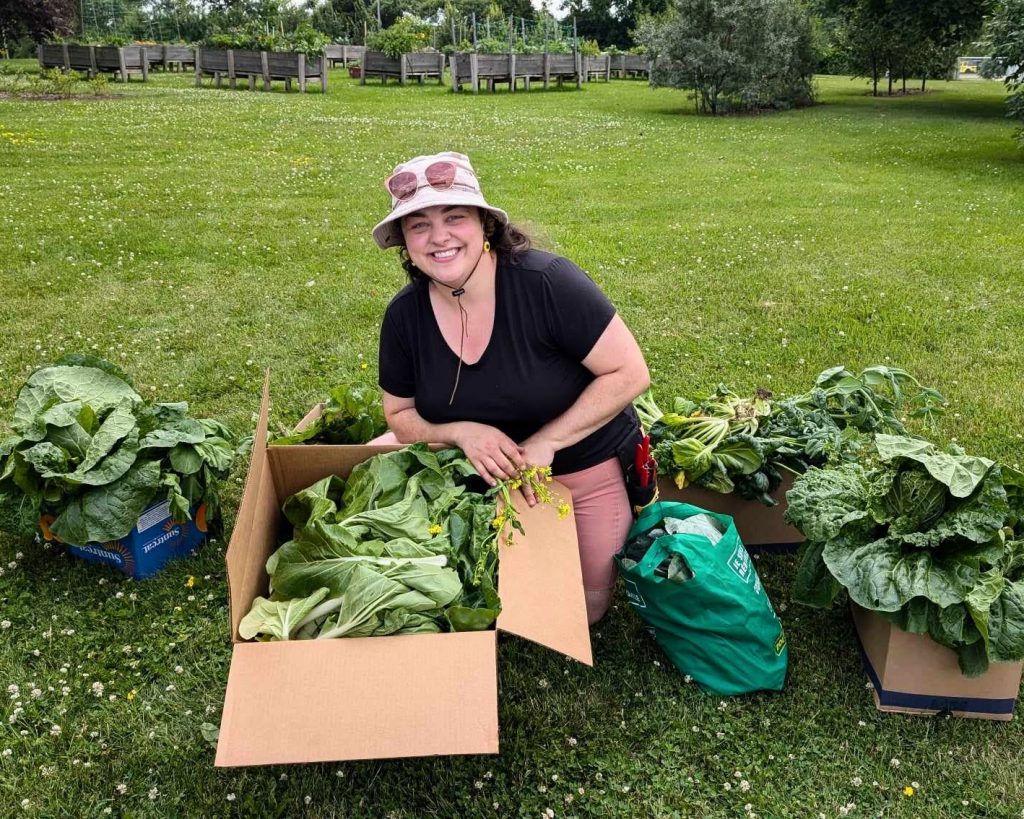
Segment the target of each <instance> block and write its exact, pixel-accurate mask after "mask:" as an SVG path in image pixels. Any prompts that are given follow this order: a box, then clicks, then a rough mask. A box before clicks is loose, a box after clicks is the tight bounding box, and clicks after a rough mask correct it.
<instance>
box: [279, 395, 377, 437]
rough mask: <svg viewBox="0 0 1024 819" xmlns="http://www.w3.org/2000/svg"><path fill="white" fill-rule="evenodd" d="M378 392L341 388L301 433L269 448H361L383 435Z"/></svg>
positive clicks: (288, 435)
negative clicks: (327, 446) (359, 446)
mask: <svg viewBox="0 0 1024 819" xmlns="http://www.w3.org/2000/svg"><path fill="white" fill-rule="evenodd" d="M387 429H388V425H387V422H386V421H385V420H384V408H383V406H382V405H381V399H380V390H377V389H374V388H372V387H361V386H346V385H344V384H342V385H341V386H338V387H335V388H334V389H332V390H331V392H330V400H329V401H327V402H326V403H325V404H324V405H323V407H322V408H321V411H320V417H319V418H317V419H316V420H315V421H313V423H311V424H310V425H309V426H308V427H306V428H305V429H303V430H302V431H301V432H292V433H287V434H285V435H282V436H280V437H278V438H275V439H274V440H273V441H271V442H270V443H271V444H272V445H277V446H284V445H287V444H365V443H366V442H367V441H370V440H372V439H374V438H376V437H377V436H378V435H383V434H384V433H385V432H387Z"/></svg>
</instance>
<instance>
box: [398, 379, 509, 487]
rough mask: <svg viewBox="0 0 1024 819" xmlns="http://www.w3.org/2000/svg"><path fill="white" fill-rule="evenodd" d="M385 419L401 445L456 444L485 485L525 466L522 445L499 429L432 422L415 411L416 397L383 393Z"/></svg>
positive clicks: (466, 423)
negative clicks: (418, 443) (418, 442)
mask: <svg viewBox="0 0 1024 819" xmlns="http://www.w3.org/2000/svg"><path fill="white" fill-rule="evenodd" d="M383 404H384V418H385V420H387V422H388V427H389V428H390V429H391V431H392V432H393V433H394V434H395V437H396V438H398V440H399V441H400V442H402V443H404V444H411V443H413V442H414V441H428V442H430V443H434V444H448V445H450V446H457V447H458V448H459V449H461V450H462V451H463V452H464V453H466V457H467V458H469V461H470V463H472V464H473V467H474V469H476V471H477V472H479V473H480V475H481V477H483V479H484V480H485V481H487V483H488V484H490V485H491V486H494V484H495V483H497V482H498V481H499V480H504V479H507V478H511V477H514V476H515V475H516V474H517V473H518V472H519V470H520V469H522V468H523V467H524V466H525V465H526V461H525V460H524V459H523V451H522V447H520V446H519V445H518V444H517V443H516V442H515V441H513V440H512V439H511V438H509V437H508V436H507V435H505V434H504V433H503V432H502V431H501V430H499V429H497V428H495V427H492V426H488V425H487V424H477V423H474V422H472V421H457V422H453V423H449V424H432V423H430V422H429V421H427V420H425V419H424V418H423V416H422V415H420V414H419V413H418V412H417V411H416V399H415V398H400V397H399V396H397V395H391V394H390V393H388V392H386V391H385V392H384V394H383Z"/></svg>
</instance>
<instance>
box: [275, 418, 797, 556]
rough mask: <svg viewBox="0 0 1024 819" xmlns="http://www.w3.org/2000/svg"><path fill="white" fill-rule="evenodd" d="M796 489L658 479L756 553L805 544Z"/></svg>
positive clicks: (667, 491) (669, 496)
mask: <svg viewBox="0 0 1024 819" xmlns="http://www.w3.org/2000/svg"><path fill="white" fill-rule="evenodd" d="M323 406H324V405H323V404H322V403H321V404H317V405H316V406H314V407H313V409H311V410H310V411H309V412H308V413H306V416H305V417H304V418H303V419H302V420H301V421H299V423H298V424H296V425H295V431H296V432H301V431H302V430H304V429H305V428H306V427H308V426H309V425H310V424H312V423H313V422H314V421H315V420H316V419H317V418H319V417H320V413H321V411H322V410H323ZM792 488H793V476H792V475H789V474H785V475H783V478H782V483H781V484H780V485H779V488H778V489H776V490H775V491H774V492H773V493H772V497H773V498H775V499H776V500H777V501H778V502H779V503H778V505H777V506H765V505H764V504H763V503H760V502H759V501H752V500H747V499H746V498H743V497H741V496H740V495H737V494H731V495H723V494H722V493H721V492H711V491H710V490H708V489H702V488H701V487H699V486H688V487H686V489H679V488H678V487H677V486H676V485H675V482H674V481H673V480H672V478H670V477H668V476H667V475H662V476H661V477H660V478H659V479H658V493H659V495H660V496H661V499H662V500H667V501H681V502H682V503H689V504H691V505H693V506H699V507H700V508H701V509H707V510H708V511H710V512H718V513H719V514H722V515H729V516H730V517H731V518H732V519H733V520H734V521H735V522H736V531H738V532H739V534H740V539H741V540H742V541H743V545H744V546H752V547H754V550H755V551H756V550H757V549H761V550H769V551H793V550H795V549H796V547H797V546H798V545H799V544H801V543H803V541H804V535H803V532H801V531H800V530H799V529H797V528H796V527H794V526H790V525H789V524H788V523H786V522H785V521H784V520H783V519H782V515H783V514H784V513H785V511H786V492H788V491H789V490H790V489H792Z"/></svg>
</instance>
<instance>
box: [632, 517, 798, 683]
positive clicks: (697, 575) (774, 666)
mask: <svg viewBox="0 0 1024 819" xmlns="http://www.w3.org/2000/svg"><path fill="white" fill-rule="evenodd" d="M695 516H706V517H699V518H696V519H695V520H692V521H689V523H685V522H686V521H687V519H689V518H694V517H695ZM666 522H667V526H666ZM679 522H684V523H683V524H682V525H680V523H679ZM698 524H703V525H704V531H709V532H710V535H708V534H697V533H693V532H691V533H681V532H680V533H675V534H670V533H665V534H661V535H658V532H659V531H661V530H662V529H665V528H668V529H685V528H691V529H692V528H696V529H698V530H700V529H701V526H700V525H698ZM711 526H714V527H715V530H714V531H712V530H711V528H710V527H711ZM652 533H653V534H652ZM652 537H653V538H654V539H653V540H651V538H652ZM713 538H714V539H717V543H714V544H713V543H712V539H713ZM719 538H720V539H719ZM615 562H616V564H617V565H618V567H619V571H620V573H621V574H622V578H623V581H624V582H625V585H626V594H627V596H628V597H629V602H630V603H631V604H632V605H633V607H634V608H635V609H636V611H637V614H639V615H640V617H641V619H642V620H643V621H644V622H645V623H647V625H648V627H649V630H650V631H651V633H652V634H653V636H654V639H655V640H656V641H657V642H658V645H660V646H661V648H662V649H663V650H664V651H665V653H666V654H667V655H668V657H669V659H670V660H671V661H672V663H673V664H674V665H675V667H676V668H677V669H679V671H681V672H682V673H683V674H688V675H689V676H690V677H692V678H693V680H694V681H695V682H696V683H697V684H698V685H699V686H700V687H701V688H702V689H703V690H704V691H707V692H710V693H714V694H726V695H728V694H746V693H749V692H751V691H760V690H772V691H779V690H781V689H782V685H783V682H784V681H785V678H786V665H787V663H788V659H789V657H788V652H787V648H786V637H785V634H784V632H783V630H782V624H781V623H780V622H779V618H778V617H777V616H776V615H775V611H774V609H773V608H772V604H771V601H770V600H769V599H768V595H767V593H766V592H765V590H764V587H763V586H762V585H761V580H760V578H758V576H757V571H756V570H755V569H754V564H753V562H752V561H751V560H750V556H749V555H748V554H747V550H746V549H745V548H744V546H743V543H742V542H741V541H740V538H739V535H738V534H737V532H736V526H735V524H734V523H733V520H732V518H731V517H729V516H728V515H719V514H715V513H713V512H707V511H706V510H704V509H699V508H698V507H696V506H691V505H690V504H687V503H669V502H659V503H655V504H652V505H651V506H649V507H647V508H646V509H644V510H643V512H642V513H641V515H640V518H639V519H638V520H637V521H636V523H634V524H633V528H632V529H630V532H629V537H628V538H627V540H626V545H625V546H624V547H623V548H622V550H621V551H620V552H619V553H618V554H617V555H615Z"/></svg>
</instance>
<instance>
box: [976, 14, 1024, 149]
mask: <svg viewBox="0 0 1024 819" xmlns="http://www.w3.org/2000/svg"><path fill="white" fill-rule="evenodd" d="M984 42H985V46H986V47H987V48H988V49H989V55H990V56H989V59H988V60H987V61H986V62H985V64H984V65H983V73H984V74H985V75H986V76H989V77H992V76H1003V77H1004V82H1005V83H1006V89H1007V91H1009V92H1010V93H1009V96H1008V97H1007V98H1006V106H1007V116H1009V117H1015V118H1016V119H1019V120H1022V121H1024V0H1005V2H1004V3H1003V5H1002V6H1001V7H1000V8H999V9H998V10H997V11H996V13H995V14H994V15H993V16H992V18H991V19H990V20H989V22H988V26H987V31H986V33H985V40H984ZM1017 141H1018V143H1019V144H1020V146H1021V147H1022V148H1024V128H1021V130H1020V131H1018V132H1017Z"/></svg>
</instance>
